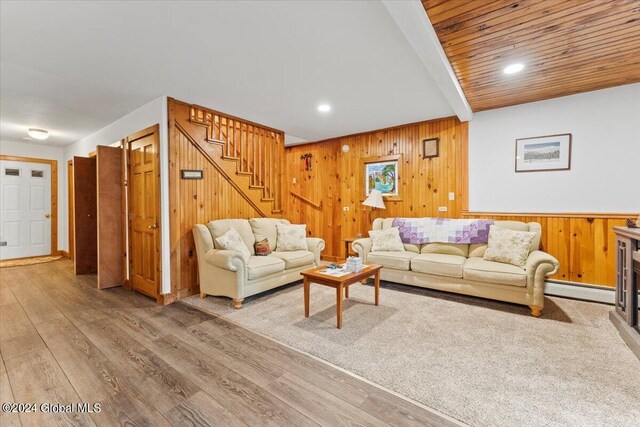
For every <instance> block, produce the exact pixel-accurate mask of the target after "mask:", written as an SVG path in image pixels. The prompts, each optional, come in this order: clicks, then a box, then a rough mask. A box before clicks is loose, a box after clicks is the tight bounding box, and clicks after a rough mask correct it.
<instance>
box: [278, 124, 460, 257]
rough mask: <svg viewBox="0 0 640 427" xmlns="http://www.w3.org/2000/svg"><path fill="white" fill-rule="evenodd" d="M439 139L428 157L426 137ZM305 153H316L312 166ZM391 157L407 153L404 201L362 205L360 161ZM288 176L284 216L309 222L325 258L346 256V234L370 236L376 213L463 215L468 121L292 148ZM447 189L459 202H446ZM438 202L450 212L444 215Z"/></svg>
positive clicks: (402, 178)
mask: <svg viewBox="0 0 640 427" xmlns="http://www.w3.org/2000/svg"><path fill="white" fill-rule="evenodd" d="M436 137H438V138H440V155H439V157H437V158H433V159H423V158H422V140H423V139H425V138H436ZM345 144H347V145H349V151H348V152H346V153H344V152H343V151H342V150H341V147H342V146H343V145H345ZM306 153H310V154H312V155H313V159H312V167H311V170H309V171H307V170H305V165H304V160H302V159H300V156H301V155H303V154H306ZM390 154H402V162H401V165H400V171H399V180H400V186H399V187H400V198H401V199H402V201H398V202H387V203H386V205H387V209H385V210H371V209H369V208H366V209H365V208H364V207H363V206H362V201H363V200H364V198H365V193H364V174H363V172H362V171H361V169H362V159H365V158H369V157H376V156H386V155H390ZM285 179H286V185H285V186H284V187H285V188H286V190H287V191H286V198H287V200H286V202H287V203H286V206H285V214H284V216H285V217H286V218H287V219H289V220H290V221H291V222H294V223H304V224H307V225H308V227H307V231H308V233H309V234H310V235H313V236H320V237H322V238H324V239H325V241H326V245H327V247H326V249H325V251H324V253H323V255H324V256H325V258H327V259H330V260H334V259H336V258H341V257H344V244H343V242H342V240H341V239H344V238H347V237H353V236H356V235H357V234H358V233H364V234H365V235H366V232H367V231H368V230H369V229H370V225H371V222H372V221H373V219H375V218H376V217H391V216H442V217H450V218H459V217H460V215H461V213H462V211H463V210H465V209H467V203H468V185H467V181H468V178H467V123H461V122H460V121H458V120H457V119H456V118H447V119H440V120H432V121H427V122H420V123H414V124H409V125H404V126H399V127H394V128H389V129H382V130H377V131H372V132H367V133H362V134H357V135H352V136H345V137H340V138H335V139H331V140H326V141H322V142H318V143H313V144H306V145H301V146H296V147H291V148H287V149H286V178H285ZM293 179H295V180H296V184H294V183H293ZM292 192H293V193H296V194H298V195H300V196H302V197H304V198H307V199H309V200H310V201H312V202H314V203H316V204H320V203H322V207H321V208H317V207H314V206H312V205H311V204H309V203H306V202H305V201H303V200H301V199H300V198H298V197H295V196H293V195H292V194H291V193H292ZM449 192H454V193H455V195H456V198H455V200H454V201H450V200H449V199H448V193H449ZM439 206H446V207H447V208H448V211H447V212H444V213H439V212H438V207H439ZM343 208H348V209H349V210H348V211H344V210H343Z"/></svg>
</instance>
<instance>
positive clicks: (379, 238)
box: [369, 228, 405, 252]
mask: <svg viewBox="0 0 640 427" xmlns="http://www.w3.org/2000/svg"><path fill="white" fill-rule="evenodd" d="M369 236H370V237H371V250H372V251H373V252H379V251H400V252H404V251H405V249H404V244H403V243H402V239H400V231H399V230H398V229H397V228H387V229H386V230H371V231H369Z"/></svg>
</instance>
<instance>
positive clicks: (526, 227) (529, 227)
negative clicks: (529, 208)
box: [493, 221, 542, 252]
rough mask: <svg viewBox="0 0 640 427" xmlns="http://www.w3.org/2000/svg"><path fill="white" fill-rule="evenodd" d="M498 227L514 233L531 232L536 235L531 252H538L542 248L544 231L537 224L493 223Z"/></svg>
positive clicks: (516, 222)
mask: <svg viewBox="0 0 640 427" xmlns="http://www.w3.org/2000/svg"><path fill="white" fill-rule="evenodd" d="M493 224H494V225H497V226H498V227H502V228H507V229H509V230H513V231H530V232H532V233H535V235H536V236H535V237H534V238H533V240H532V241H531V246H530V248H529V252H533V251H537V250H538V248H540V237H541V236H542V229H541V228H540V224H538V223H537V222H529V223H527V222H522V221H496V222H494V223H493Z"/></svg>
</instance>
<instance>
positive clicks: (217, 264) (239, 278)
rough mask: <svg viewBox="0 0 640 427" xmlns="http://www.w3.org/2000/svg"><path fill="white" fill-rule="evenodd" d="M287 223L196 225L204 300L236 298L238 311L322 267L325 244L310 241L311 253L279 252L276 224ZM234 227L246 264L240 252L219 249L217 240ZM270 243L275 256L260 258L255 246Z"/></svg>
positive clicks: (227, 221)
mask: <svg viewBox="0 0 640 427" xmlns="http://www.w3.org/2000/svg"><path fill="white" fill-rule="evenodd" d="M278 223H281V224H289V221H287V220H286V219H276V218H253V219H250V220H246V219H220V220H216V221H211V222H209V223H208V224H207V225H206V226H205V225H203V224H196V225H195V227H194V228H193V237H194V239H195V243H196V252H197V255H198V273H199V276H200V297H201V298H204V297H205V296H206V295H219V296H227V297H229V298H233V306H234V307H235V308H240V307H242V301H243V300H244V298H245V297H248V296H251V295H255V294H258V293H260V292H264V291H267V290H269V289H273V288H276V287H278V286H282V285H285V284H287V283H291V282H295V281H297V280H300V272H301V271H304V270H307V269H309V268H312V267H315V266H317V265H319V264H320V253H321V252H322V250H323V249H324V240H322V239H318V238H313V237H308V238H307V239H306V240H307V246H308V250H299V251H288V252H277V251H276V242H277V237H278V235H277V230H276V224H278ZM231 227H233V228H234V229H235V230H236V231H237V232H238V233H239V234H240V236H241V237H242V240H243V241H244V243H245V245H246V246H247V248H248V249H249V252H250V253H251V256H250V257H249V261H248V262H245V261H244V259H243V258H242V256H241V255H240V252H236V251H229V250H223V249H218V248H216V243H215V239H216V238H217V237H220V236H221V235H222V234H224V233H226V232H227V231H228V230H229V228H231ZM265 238H266V239H268V240H269V247H270V249H271V251H272V252H271V254H270V255H267V256H256V255H255V249H254V243H255V242H256V240H257V241H261V240H263V239H265Z"/></svg>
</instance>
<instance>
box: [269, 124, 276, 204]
mask: <svg viewBox="0 0 640 427" xmlns="http://www.w3.org/2000/svg"><path fill="white" fill-rule="evenodd" d="M273 151H274V150H273V132H271V131H269V198H270V199H273V198H274V194H275V191H274V188H273Z"/></svg>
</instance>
